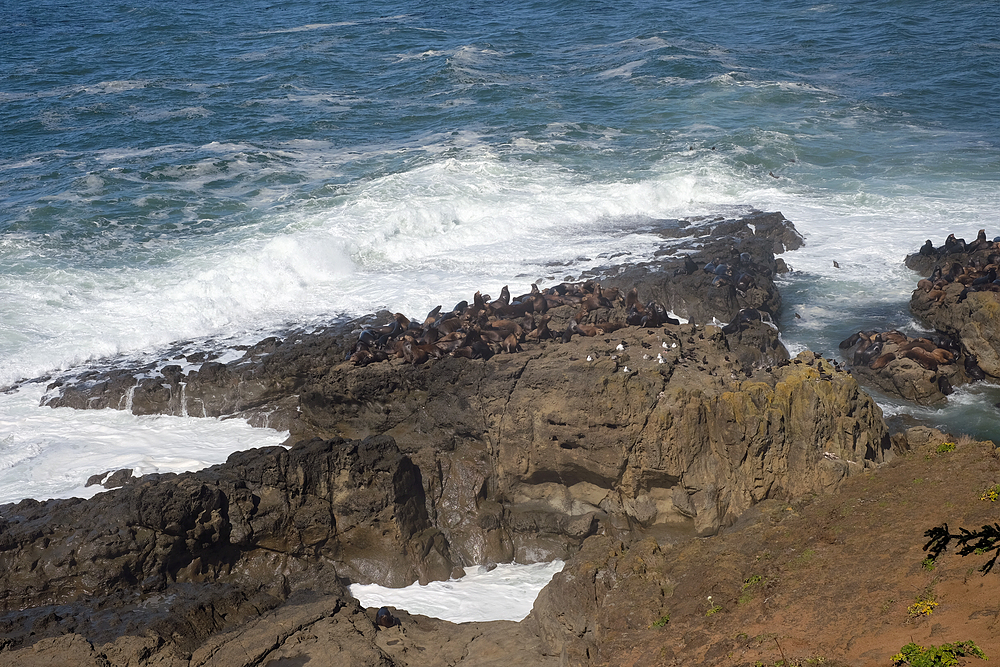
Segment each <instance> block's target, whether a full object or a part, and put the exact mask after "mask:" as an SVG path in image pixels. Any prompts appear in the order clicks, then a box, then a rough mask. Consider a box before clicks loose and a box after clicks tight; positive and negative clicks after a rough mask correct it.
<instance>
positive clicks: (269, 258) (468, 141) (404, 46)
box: [0, 0, 1000, 502]
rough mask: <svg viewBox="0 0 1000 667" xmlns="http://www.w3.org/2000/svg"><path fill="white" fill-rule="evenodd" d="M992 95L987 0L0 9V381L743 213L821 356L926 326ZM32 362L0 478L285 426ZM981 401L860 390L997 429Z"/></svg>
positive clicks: (991, 16)
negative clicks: (150, 407) (668, 222)
mask: <svg viewBox="0 0 1000 667" xmlns="http://www.w3.org/2000/svg"><path fill="white" fill-rule="evenodd" d="M998 108H1000V4H998V3H996V2H995V1H994V0H987V1H967V2H964V1H959V2H953V3H947V4H941V3H934V2H929V1H927V0H922V1H921V0H893V1H891V2H890V1H888V0H876V1H866V2H841V3H828V4H826V3H824V4H812V5H810V4H808V3H799V2H790V1H788V0H778V1H776V2H771V3H759V2H746V1H741V0H733V1H729V2H725V1H721V2H713V3H704V2H693V1H685V0H681V1H677V2H671V3H660V2H650V1H648V0H632V1H629V0H625V1H622V2H615V3H610V2H603V1H597V0H582V1H576V2H548V3H537V2H512V3H493V4H491V5H489V6H475V7H470V6H469V5H468V4H467V3H454V2H448V1H447V0H445V1H443V2H442V1H441V0H438V1H436V2H433V3H430V2H413V1H411V2H382V3H376V4H374V5H373V4H372V3H361V2H353V1H345V2H339V3H323V2H317V1H315V0H277V1H273V2H260V1H258V0H244V1H239V2H233V3H224V4H223V3H194V2H186V1H183V0H182V1H181V2H175V3H156V2H151V1H149V0H130V1H129V2H121V1H118V0H111V1H109V2H105V3H92V2H81V1H80V0H64V1H62V2H58V3H56V2H51V1H48V0H41V1H39V2H33V3H26V2H20V3H15V2H5V3H0V131H2V135H0V136H2V141H0V387H2V386H6V385H9V384H11V383H13V382H16V381H18V380H20V379H23V378H41V377H45V376H47V375H51V374H54V373H57V372H60V371H62V370H69V369H74V368H79V367H81V366H85V365H98V366H99V365H102V364H107V363H113V361H114V359H115V358H117V357H119V356H144V357H150V356H151V357H155V356H156V355H158V354H162V351H163V350H166V349H167V348H170V347H171V346H174V345H175V344H178V343H184V344H185V345H188V346H195V347H198V346H201V347H203V348H213V347H220V346H226V345H233V344H238V343H246V342H253V341H256V340H258V339H259V338H261V337H263V336H265V335H269V334H271V333H279V334H280V332H281V331H282V330H284V329H286V328H288V327H299V326H309V325H312V324H322V323H325V322H329V321H332V320H335V319H337V318H340V317H343V316H348V315H359V314H363V313H367V312H371V311H373V310H376V309H379V308H389V309H391V310H393V311H401V312H404V313H408V314H411V315H417V316H420V315H422V314H423V313H425V312H427V311H429V310H430V309H431V308H433V307H434V306H436V305H438V304H444V305H446V306H450V305H451V304H453V303H455V302H457V301H459V300H461V299H468V298H469V297H470V296H471V295H472V294H473V293H474V292H475V291H476V290H477V289H482V290H483V291H484V292H492V293H494V294H496V293H497V292H498V291H499V289H500V288H501V287H502V286H503V285H510V288H511V290H512V291H513V292H515V293H516V292H518V291H527V289H528V288H529V285H530V284H531V283H532V282H539V283H540V284H541V285H542V286H545V285H546V284H551V283H554V282H558V281H561V280H563V279H565V278H566V277H576V276H579V275H580V274H581V273H583V272H584V271H587V270H589V269H593V268H595V267H599V266H603V265H607V264H612V263H619V262H623V261H639V260H642V259H646V258H648V257H649V256H650V254H651V252H652V251H653V250H655V249H656V247H657V245H656V242H655V240H654V239H653V238H652V237H651V236H650V235H649V232H648V223H649V222H650V221H651V220H655V219H660V218H682V217H689V216H703V215H738V214H740V213H743V212H746V211H749V210H751V209H759V210H780V211H782V212H783V213H784V214H785V216H786V217H788V218H789V219H791V220H792V221H793V222H794V223H795V225H796V226H797V228H798V229H799V230H800V231H801V232H802V233H803V234H804V235H805V237H806V240H807V245H806V246H805V247H804V248H803V249H801V250H798V251H795V252H792V253H788V254H787V255H786V256H785V260H786V261H787V262H788V263H789V264H790V265H791V267H792V268H793V269H794V271H793V272H792V273H790V274H788V275H787V276H786V277H785V278H784V279H783V280H782V283H781V289H782V291H783V296H784V299H785V304H786V308H785V311H784V313H783V316H782V319H781V326H782V329H783V338H784V340H785V342H786V344H787V345H788V346H789V347H790V348H791V349H792V350H793V352H794V351H798V350H800V349H805V348H809V349H813V350H817V351H820V352H824V353H826V354H827V355H828V356H832V355H834V354H835V353H836V352H837V347H836V346H837V342H838V341H840V340H841V339H843V338H845V337H847V336H848V335H849V334H851V333H853V332H854V331H857V330H858V329H860V328H870V327H876V326H880V327H889V326H895V327H899V328H904V329H909V330H917V325H916V323H915V322H913V321H912V319H911V317H910V315H909V312H908V308H907V302H908V298H909V293H910V290H911V289H912V288H913V285H914V283H915V280H916V276H914V275H913V274H912V273H911V272H910V271H908V270H907V269H906V268H905V267H904V266H903V265H902V259H903V257H904V256H905V255H906V254H907V253H909V252H913V251H914V250H916V249H917V248H918V247H919V246H920V245H921V244H922V243H923V242H924V240H925V239H928V238H930V239H933V240H934V241H935V243H937V244H941V243H942V242H943V239H944V238H945V236H946V235H947V234H949V233H952V232H954V233H956V234H957V235H959V236H964V237H966V238H971V237H974V236H975V234H976V232H977V231H978V230H979V229H980V228H985V229H986V230H987V234H989V235H990V236H991V237H992V236H994V235H1000V219H998V217H1000V216H998V211H1000V187H998V186H1000V114H998V113H997V112H996V110H997V109H998ZM834 261H837V262H838V263H839V266H840V268H839V269H838V268H835V267H834V265H833V262H834ZM795 314H798V315H799V317H795ZM44 384H45V383H44V381H39V382H37V383H29V384H28V385H26V386H23V387H22V388H21V389H20V390H17V391H13V392H10V393H0V502H6V501H10V500H17V499H19V498H22V497H59V496H64V495H78V494H80V493H82V491H81V489H80V484H81V483H82V481H83V480H85V479H86V478H87V477H89V476H90V475H91V474H94V473H100V472H104V471H106V470H110V469H114V468H120V467H132V468H135V469H136V471H137V473H139V472H153V471H165V470H184V469H196V468H198V467H202V466H204V465H209V464H211V463H215V462H218V461H220V460H224V458H225V456H226V453H227V452H229V451H232V450H234V449H242V448H246V447H248V446H259V445H263V444H276V443H279V442H281V441H282V440H283V438H284V434H282V433H277V432H274V431H267V430H254V429H250V428H249V427H248V426H246V425H245V424H241V423H239V422H236V421H228V422H215V421H212V420H205V419H197V418H194V417H188V418H184V417H176V418H167V417H161V418H136V417H132V416H129V415H123V414H122V413H120V412H118V411H102V412H96V413H90V414H83V413H79V414H78V413H75V412H73V411H68V410H51V409H49V408H39V407H37V399H38V397H39V396H40V395H41V392H42V391H43V388H44ZM998 393H1000V390H998V389H997V388H996V387H990V386H982V385H978V386H975V387H973V388H971V389H964V390H960V391H959V392H958V393H957V394H956V395H955V396H953V397H952V398H951V399H950V400H949V403H948V405H947V406H946V407H944V408H936V409H916V408H913V407H911V406H906V405H900V404H898V403H895V402H893V401H890V400H888V399H884V398H880V401H881V403H882V405H883V407H884V409H885V410H886V412H887V414H890V415H899V414H910V415H913V416H915V417H917V418H919V419H921V420H923V421H924V422H926V423H931V424H939V425H942V426H943V427H945V428H956V429H958V430H966V431H972V432H973V433H974V434H976V435H981V436H986V437H994V438H997V439H998V441H1000V419H998V418H1000V412H998V410H997V409H996V408H994V407H993V404H994V403H996V402H997V401H998V400H1000V395H998ZM93 490H94V487H90V489H89V491H88V492H93Z"/></svg>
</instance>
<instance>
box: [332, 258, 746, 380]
mask: <svg viewBox="0 0 1000 667" xmlns="http://www.w3.org/2000/svg"><path fill="white" fill-rule="evenodd" d="M750 262H751V259H750V256H749V254H747V253H742V254H741V255H740V257H739V260H737V261H736V262H735V263H734V265H733V266H730V265H729V264H726V263H723V262H720V261H718V260H713V261H710V262H707V263H706V264H705V265H704V266H703V267H701V268H700V269H699V266H698V264H697V263H696V262H694V260H692V259H691V258H690V257H688V258H687V259H686V261H685V266H684V268H682V269H678V270H677V272H678V273H679V272H684V273H687V274H689V275H690V274H691V273H693V272H695V271H698V270H701V271H704V272H706V273H709V274H711V275H714V276H715V277H714V278H713V280H712V285H713V287H717V288H722V287H729V286H732V288H734V289H736V290H737V291H738V292H742V291H745V290H747V289H749V288H750V287H752V286H753V285H754V280H753V276H751V275H750V274H749V273H743V272H740V271H739V265H742V264H749V263H750ZM560 306H570V307H572V308H575V309H576V313H575V314H574V315H572V316H571V317H570V318H569V320H568V322H567V324H566V326H565V327H564V328H563V327H561V326H560V327H559V328H557V330H556V332H553V331H551V330H550V328H549V327H550V324H551V323H552V322H553V318H552V317H551V316H550V314H549V311H550V310H551V309H554V308H558V307H560ZM746 310H751V311H753V312H750V313H748V312H745V311H741V312H740V313H739V314H738V315H737V317H736V318H734V319H733V322H731V323H730V324H729V325H727V333H731V332H732V331H733V330H734V327H738V326H739V323H742V322H746V321H748V320H753V319H760V314H759V313H757V311H755V310H753V309H746ZM595 311H598V312H597V316H596V318H590V319H592V320H594V321H591V322H589V323H588V322H585V319H587V316H588V314H590V313H592V312H595ZM563 318H565V316H563ZM559 321H563V320H559ZM664 324H680V321H679V320H677V319H675V318H673V317H671V316H670V314H669V313H668V311H667V309H666V308H665V307H664V306H663V305H662V304H659V303H656V302H655V301H649V302H646V303H643V302H642V301H641V300H640V299H639V294H638V290H637V289H636V288H634V287H633V288H632V289H631V290H630V291H629V292H628V293H627V294H624V295H623V294H622V292H621V290H619V289H618V288H617V287H612V288H610V289H605V288H604V287H603V286H602V285H601V284H600V283H599V282H597V281H595V280H588V281H585V282H580V283H561V284H559V285H556V286H554V287H550V288H546V289H544V290H542V289H539V288H538V286H537V285H532V288H531V292H529V293H527V294H522V295H521V296H518V297H515V298H511V295H510V290H509V289H508V287H507V286H504V287H503V289H502V290H501V292H500V297H499V298H497V299H491V298H490V296H489V295H488V294H487V295H484V294H482V293H481V292H476V294H475V296H474V297H473V300H472V304H469V302H468V301H462V302H460V303H458V304H457V305H456V306H455V307H454V308H452V309H451V310H450V311H448V312H444V313H442V312H441V306H438V307H437V308H434V309H433V310H432V311H431V312H429V313H428V314H427V316H426V317H425V318H424V319H423V321H422V322H420V321H416V320H411V319H409V318H407V317H406V316H405V315H403V314H402V313H396V314H395V316H394V319H393V321H392V322H391V323H389V324H388V325H387V326H384V327H380V328H366V329H362V330H361V332H360V334H359V336H358V340H357V343H356V344H355V345H354V347H353V349H352V350H351V351H350V352H349V353H348V355H347V359H348V360H349V361H351V362H352V363H354V364H355V365H358V366H364V365H367V364H370V363H373V362H377V361H387V360H389V359H402V360H404V361H407V362H409V363H413V364H421V363H424V362H425V361H427V360H428V359H440V358H442V357H445V356H452V357H465V358H468V359H488V358H490V357H491V356H493V355H494V354H497V353H499V352H508V353H512V352H519V351H521V350H522V349H523V348H522V345H523V344H525V343H534V342H538V341H540V340H545V339H552V338H559V339H561V340H562V341H563V342H568V341H569V340H570V339H571V338H572V337H573V335H574V334H577V335H581V336H597V335H599V334H607V333H611V332H612V331H615V330H617V329H620V328H622V327H625V326H637V327H658V326H662V325H664Z"/></svg>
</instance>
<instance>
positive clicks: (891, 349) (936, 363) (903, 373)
mask: <svg viewBox="0 0 1000 667" xmlns="http://www.w3.org/2000/svg"><path fill="white" fill-rule="evenodd" d="M840 348H841V350H843V352H844V355H845V357H846V358H847V359H848V361H849V363H850V364H851V371H852V372H853V373H854V374H855V375H856V376H857V377H858V378H859V379H860V380H861V381H862V382H864V383H865V384H867V385H869V386H874V387H876V388H878V389H879V390H881V391H882V392H884V393H885V394H888V395H891V396H899V397H901V398H905V399H906V400H909V401H913V402H914V403H917V404H918V405H932V404H935V403H940V402H941V401H944V400H945V399H946V398H947V396H949V395H950V394H952V393H953V392H954V387H957V386H960V385H963V384H966V383H967V382H969V377H968V375H967V374H966V372H965V368H966V366H965V363H964V362H965V361H966V360H967V359H968V357H967V356H965V355H963V354H962V352H961V349H960V346H959V345H958V343H957V342H956V341H955V340H953V339H951V338H950V337H947V336H943V335H940V334H934V335H932V336H930V337H919V338H911V337H909V336H907V335H905V334H903V333H900V332H899V331H895V330H892V331H859V332H858V333H856V334H854V335H852V336H851V337H850V338H847V339H846V340H844V341H842V342H841V343H840Z"/></svg>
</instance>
